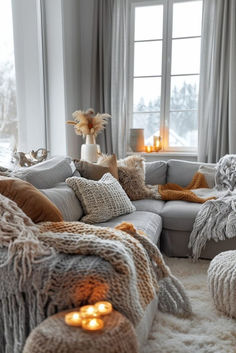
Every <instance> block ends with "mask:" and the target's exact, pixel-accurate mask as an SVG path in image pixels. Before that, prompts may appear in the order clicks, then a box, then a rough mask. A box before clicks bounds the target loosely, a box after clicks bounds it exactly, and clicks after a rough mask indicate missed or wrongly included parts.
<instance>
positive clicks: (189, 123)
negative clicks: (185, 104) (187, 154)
mask: <svg viewBox="0 0 236 353" xmlns="http://www.w3.org/2000/svg"><path fill="white" fill-rule="evenodd" d="M197 139H198V131H197V111H185V112H172V113H170V122H169V145H170V146H171V147H175V146H176V147H197Z"/></svg>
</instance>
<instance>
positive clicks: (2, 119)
mask: <svg viewBox="0 0 236 353" xmlns="http://www.w3.org/2000/svg"><path fill="white" fill-rule="evenodd" d="M17 136H18V126H17V109H16V81H15V65H14V47H13V25H12V9H11V1H1V2H0V166H8V165H9V163H10V160H11V154H12V150H13V149H14V148H15V147H16V145H17Z"/></svg>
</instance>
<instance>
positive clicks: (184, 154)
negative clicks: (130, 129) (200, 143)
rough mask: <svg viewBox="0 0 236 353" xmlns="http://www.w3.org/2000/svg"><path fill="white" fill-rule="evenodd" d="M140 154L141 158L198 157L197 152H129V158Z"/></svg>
mask: <svg viewBox="0 0 236 353" xmlns="http://www.w3.org/2000/svg"><path fill="white" fill-rule="evenodd" d="M134 154H139V155H141V156H163V157H170V156H171V157H197V152H184V151H182V152H176V151H169V152H127V155H128V156H132V155H134Z"/></svg>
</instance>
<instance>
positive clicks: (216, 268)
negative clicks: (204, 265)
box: [208, 250, 236, 318]
mask: <svg viewBox="0 0 236 353" xmlns="http://www.w3.org/2000/svg"><path fill="white" fill-rule="evenodd" d="M208 286H209V290H210V293H211V295H212V298H213V301H214V303H215V306H216V308H217V309H218V310H220V311H222V312H223V313H225V314H226V315H228V316H230V317H234V318H236V250H231V251H225V252H222V253H220V254H219V255H217V256H216V257H214V259H213V260H212V261H211V263H210V266H209V269H208Z"/></svg>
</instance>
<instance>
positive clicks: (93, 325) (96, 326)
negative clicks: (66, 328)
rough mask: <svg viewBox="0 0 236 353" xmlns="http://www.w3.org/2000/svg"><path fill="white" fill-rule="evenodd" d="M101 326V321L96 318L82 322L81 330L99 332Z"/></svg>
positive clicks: (102, 323) (102, 324)
mask: <svg viewBox="0 0 236 353" xmlns="http://www.w3.org/2000/svg"><path fill="white" fill-rule="evenodd" d="M103 326H104V322H103V320H102V319H98V318H96V317H94V318H88V319H84V320H82V328H83V329H84V330H88V331H97V330H101V329H102V328H103Z"/></svg>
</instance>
